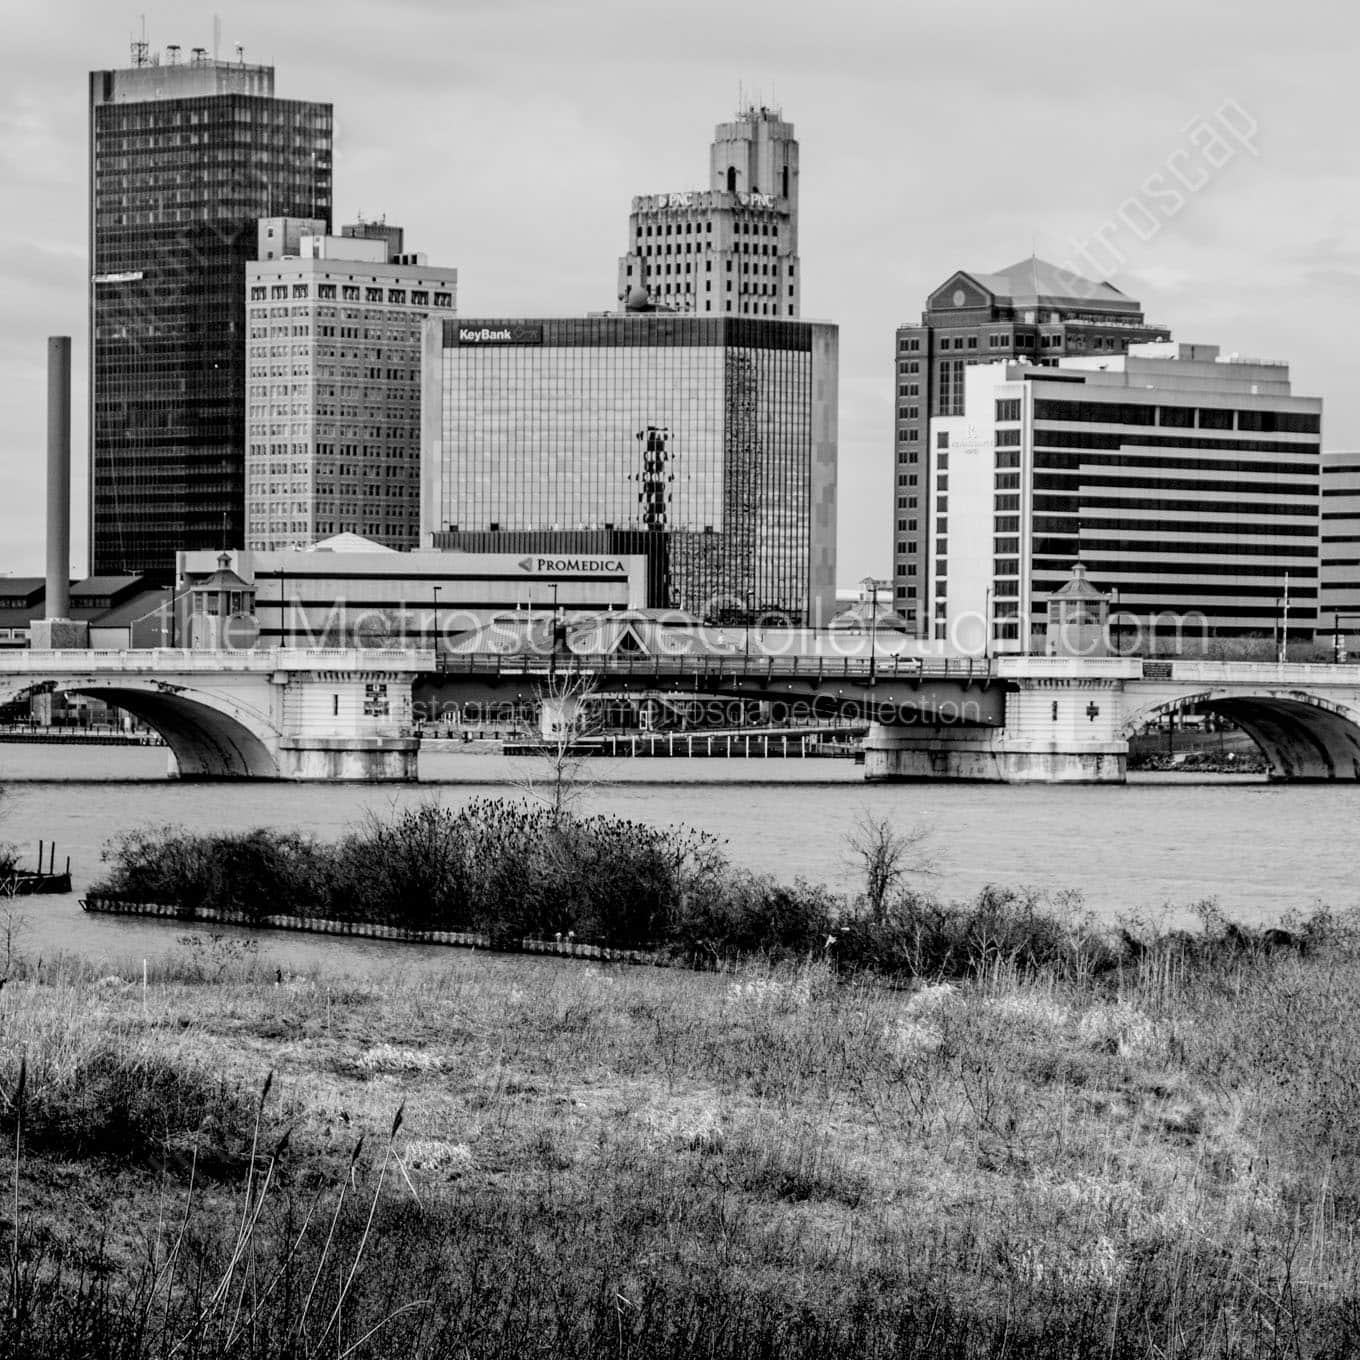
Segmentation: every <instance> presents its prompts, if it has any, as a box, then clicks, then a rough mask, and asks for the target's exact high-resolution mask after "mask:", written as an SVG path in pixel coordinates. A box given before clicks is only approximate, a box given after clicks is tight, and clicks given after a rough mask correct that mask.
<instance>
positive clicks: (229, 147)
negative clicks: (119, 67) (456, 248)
mask: <svg viewBox="0 0 1360 1360" xmlns="http://www.w3.org/2000/svg"><path fill="white" fill-rule="evenodd" d="M149 69H150V68H146V69H134V70H132V71H96V72H94V73H93V74H92V76H91V79H90V179H91V183H90V265H91V268H90V274H91V283H90V368H91V372H90V521H91V522H90V553H91V561H92V570H93V571H95V572H97V573H110V572H121V571H135V572H145V573H148V574H150V575H152V576H155V577H157V578H159V579H168V578H169V577H170V576H171V575H172V574H173V570H174V560H175V552H176V551H177V550H181V549H193V548H207V547H224V546H239V545H240V544H241V543H242V541H243V538H244V529H245V512H244V498H245V407H246V368H245V335H246V327H245V320H246V318H245V298H244V291H243V287H242V284H243V280H244V276H245V264H246V261H247V260H249V259H251V258H253V256H254V253H255V222H256V220H257V219H258V218H261V217H266V216H271V215H279V214H287V215H295V216H305V217H312V218H317V219H321V220H323V221H325V222H327V223H329V221H330V215H331V108H330V105H328V104H316V103H307V102H302V101H297V100H282V99H274V98H272V97H269V96H268V95H261V94H240V93H226V94H195V95H194V96H193V97H186V98H176V97H173V96H174V93H175V91H176V88H177V84H178V83H180V82H179V77H178V76H177V75H176V72H177V71H182V72H184V73H185V75H184V77H183V82H184V83H185V84H186V86H187V87H188V88H193V89H195V90H198V89H201V88H203V86H204V83H205V79H206V80H208V81H210V80H211V76H212V71H213V70H215V69H217V68H216V67H214V68H212V69H210V70H209V71H208V72H207V73H206V75H205V72H204V70H203V68H202V67H183V68H168V69H166V68H160V70H159V72H158V74H157V76H156V82H157V83H155V84H152V83H150V80H149V78H148V77H147V70H149ZM222 69H223V70H224V73H225V74H224V81H225V75H226V74H230V72H231V70H232V68H230V67H229V66H228V65H227V64H226V63H223V64H222ZM244 69H245V70H246V71H247V72H257V71H259V70H260V69H261V68H244ZM264 69H265V70H267V68H264ZM124 78H127V79H128V80H129V81H130V82H131V83H132V86H133V90H132V97H129V92H128V90H127V89H125V88H123V86H122V85H121V84H120V82H122V81H123V80H124ZM191 79H192V84H190V83H189V82H190V81H191ZM227 83H230V82H227ZM269 83H271V84H272V77H271V80H270V82H269Z"/></svg>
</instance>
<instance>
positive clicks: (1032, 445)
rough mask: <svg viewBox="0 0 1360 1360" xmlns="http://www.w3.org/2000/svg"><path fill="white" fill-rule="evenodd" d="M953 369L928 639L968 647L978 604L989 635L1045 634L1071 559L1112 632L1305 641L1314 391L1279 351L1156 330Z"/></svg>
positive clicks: (1310, 604) (999, 644) (1169, 641)
mask: <svg viewBox="0 0 1360 1360" xmlns="http://www.w3.org/2000/svg"><path fill="white" fill-rule="evenodd" d="M964 383H965V402H964V410H963V413H962V414H961V415H957V416H952V417H943V416H942V417H937V418H936V419H934V420H932V421H931V423H930V435H931V438H930V461H929V477H930V482H931V487H932V491H933V493H934V496H935V507H934V510H935V512H934V521H935V522H934V524H933V525H932V526H931V527H932V529H933V531H934V532H933V534H932V536H931V539H932V541H931V554H930V570H929V583H930V595H929V597H930V600H931V606H932V618H933V624H934V633H935V636H936V637H937V638H944V637H950V636H952V635H953V634H954V633H958V634H959V636H958V638H957V640H958V641H959V642H960V643H961V645H964V646H969V647H973V648H976V647H978V646H979V644H980V643H981V642H982V641H983V636H984V632H983V627H982V622H981V621H982V620H983V619H984V618H987V619H988V620H989V621H990V628H989V629H988V630H987V643H988V645H989V647H990V648H992V649H994V650H996V651H1010V652H1014V651H1025V650H1028V651H1042V650H1043V648H1044V631H1045V621H1046V616H1047V604H1048V599H1049V596H1050V595H1051V594H1052V593H1053V592H1054V591H1055V590H1056V589H1057V588H1058V587H1059V586H1060V585H1062V584H1063V582H1064V581H1066V580H1067V579H1068V577H1069V575H1070V572H1071V569H1072V566H1073V564H1074V563H1076V562H1078V561H1080V562H1081V563H1082V564H1083V565H1084V566H1085V568H1086V571H1087V574H1088V576H1089V578H1090V579H1091V581H1092V583H1093V584H1094V585H1095V586H1097V587H1098V588H1099V589H1100V590H1102V591H1104V592H1108V593H1111V594H1112V596H1113V598H1112V601H1111V613H1112V616H1113V619H1114V622H1115V624H1116V626H1117V627H1118V628H1119V634H1120V638H1121V643H1122V645H1123V648H1124V650H1132V649H1133V648H1134V647H1136V648H1137V649H1138V650H1140V651H1142V652H1143V653H1144V654H1148V653H1149V652H1160V651H1180V652H1185V653H1190V654H1208V655H1213V654H1214V653H1215V651H1216V650H1222V646H1221V644H1224V643H1227V642H1228V640H1231V639H1242V638H1264V639H1272V638H1274V637H1276V629H1277V628H1279V627H1281V626H1284V625H1286V623H1287V629H1288V634H1289V636H1290V637H1291V638H1294V639H1299V640H1303V639H1306V640H1309V641H1311V640H1312V638H1313V636H1314V630H1315V628H1316V626H1317V621H1318V576H1319V546H1320V545H1319V498H1320V480H1321V476H1320V467H1321V425H1322V402H1321V400H1320V399H1319V398H1316V397H1298V396H1294V395H1293V393H1292V391H1291V388H1290V381H1289V369H1288V366H1287V365H1285V364H1281V363H1267V362H1263V361H1261V360H1256V359H1239V358H1237V357H1236V356H1226V357H1225V356H1221V355H1220V354H1219V351H1218V347H1217V346H1214V345H1187V344H1176V343H1173V342H1166V343H1151V344H1143V345H1133V346H1130V348H1129V352H1128V353H1127V354H1122V355H1111V356H1108V357H1099V356H1090V357H1085V358H1064V359H1062V360H1060V361H1059V363H1058V365H1057V366H1056V367H1053V368H1046V367H1037V366H1032V365H1028V364H1025V363H1016V362H1003V363H997V364H987V365H979V366H977V367H973V368H969V369H967V370H965V374H964ZM964 633H967V634H968V636H963V634H964ZM1216 644H1220V646H1219V647H1218V648H1216ZM1229 650H1230V649H1229Z"/></svg>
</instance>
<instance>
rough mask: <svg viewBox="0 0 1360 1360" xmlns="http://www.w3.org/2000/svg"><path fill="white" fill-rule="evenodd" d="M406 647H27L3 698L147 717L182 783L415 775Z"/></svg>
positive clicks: (15, 657)
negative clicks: (74, 700)
mask: <svg viewBox="0 0 1360 1360" xmlns="http://www.w3.org/2000/svg"><path fill="white" fill-rule="evenodd" d="M432 665H433V655H432V654H431V653H428V652H426V653H416V652H411V651H406V650H394V651H353V650H339V649H336V650H331V649H314V650H305V651H304V650H283V649H277V650H275V649H269V650H259V651H239V652H231V651H190V650H179V649H174V648H161V649H156V650H147V651H126V652H113V651H72V652H59V651H58V652H47V651H15V652H9V653H0V703H8V702H12V701H13V700H15V699H19V698H22V697H24V696H25V695H28V694H33V693H35V692H40V691H42V690H61V691H64V692H66V693H71V694H83V695H91V696H94V697H96V698H99V699H103V700H104V701H105V702H107V703H109V704H112V705H114V706H116V707H118V708H121V709H124V710H125V711H127V712H128V713H131V714H133V715H134V716H135V717H137V718H139V719H141V720H142V721H143V722H145V723H146V724H147V725H148V726H150V727H152V728H154V729H155V730H156V731H157V732H159V733H160V734H161V736H162V737H163V738H164V740H165V742H166V745H167V746H168V747H169V748H170V756H171V762H172V769H171V773H172V774H175V775H178V777H180V778H182V779H364V780H367V779H414V778H415V777H416V759H417V751H418V747H419V741H418V739H417V737H416V735H415V733H414V731H413V728H412V720H411V682H412V679H413V678H414V675H415V674H416V673H417V672H418V671H420V670H428V669H430V667H431V666H432Z"/></svg>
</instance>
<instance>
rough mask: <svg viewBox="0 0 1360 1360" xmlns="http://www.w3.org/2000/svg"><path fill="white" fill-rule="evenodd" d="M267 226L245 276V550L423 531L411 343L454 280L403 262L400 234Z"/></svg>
mask: <svg viewBox="0 0 1360 1360" xmlns="http://www.w3.org/2000/svg"><path fill="white" fill-rule="evenodd" d="M307 225H308V224H301V226H300V225H299V224H297V223H293V222H289V221H287V220H285V219H278V218H274V219H266V220H264V221H262V222H261V223H260V224H259V232H258V237H259V241H258V254H259V256H260V258H259V259H258V260H256V261H254V262H252V263H251V264H250V265H248V266H247V268H246V270H245V292H246V308H247V318H246V320H247V325H248V330H247V335H246V367H247V373H248V384H249V386H248V391H247V394H246V412H245V415H246V532H245V542H246V546H247V547H249V548H251V549H255V550H261V549H272V548H304V547H307V546H308V545H310V544H312V543H315V542H316V541H317V540H318V539H322V538H327V537H330V536H331V535H333V534H338V533H355V534H360V535H362V536H364V537H365V538H369V539H372V540H373V541H375V542H377V543H381V544H383V545H384V546H386V547H389V548H397V549H403V548H405V549H410V548H414V547H416V546H417V544H418V542H419V533H420V346H421V328H422V326H423V324H424V322H425V318H426V317H427V316H430V315H437V314H439V313H444V314H448V315H451V314H452V313H453V311H454V309H455V306H456V301H457V283H458V275H457V271H456V270H453V269H439V268H436V267H432V266H431V265H429V264H428V263H427V262H426V260H425V257H424V256H423V255H412V254H406V253H404V242H403V239H402V232H401V229H400V228H399V227H393V226H389V225H387V224H386V223H385V222H380V223H359V224H357V225H354V226H346V227H344V228H343V229H342V234H341V235H340V236H338V237H337V236H327V235H325V234H318V235H312V234H308V232H307V231H306V230H304V229H302V228H305V227H306V226H307Z"/></svg>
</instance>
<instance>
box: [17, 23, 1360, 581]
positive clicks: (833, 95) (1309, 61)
mask: <svg viewBox="0 0 1360 1360" xmlns="http://www.w3.org/2000/svg"><path fill="white" fill-rule="evenodd" d="M4 8H5V11H6V20H5V41H4V44H3V47H2V48H0V51H2V52H3V55H0V70H2V71H3V77H4V78H3V80H0V185H3V198H4V203H5V205H6V212H5V213H4V216H3V219H2V220H0V274H2V275H3V277H2V278H0V291H2V293H3V297H4V309H3V313H0V316H2V317H3V324H2V325H0V347H3V349H2V359H3V362H2V363H0V440H3V443H0V460H3V461H2V463H0V466H2V467H3V478H2V480H0V489H3V492H4V494H3V496H0V542H2V543H3V552H0V572H5V571H8V572H20V573H22V572H32V573H39V572H41V570H42V564H43V547H42V542H43V523H42V520H43V459H44V446H45V445H44V421H45V404H44V401H45V399H44V382H45V362H46V360H45V349H46V347H45V337H46V336H48V335H50V334H67V333H69V334H71V335H72V336H73V337H74V340H75V367H76V391H75V393H74V405H75V417H74V428H73V441H74V445H75V450H76V470H75V475H74V478H73V495H74V497H75V510H74V516H73V518H74V521H75V524H74V533H73V541H72V550H73V570H75V571H76V572H77V573H78V574H79V573H82V572H83V571H84V566H85V552H86V544H85V530H84V526H85V508H84V497H85V482H86V479H85V418H84V402H85V386H84V372H85V365H86V339H87V337H86V334H85V328H86V311H85V307H86V274H87V262H86V212H87V203H86V184H87V181H86V173H87V155H88V151H87V145H86V126H85V117H86V73H87V71H89V70H92V69H97V68H104V67H114V66H124V65H127V64H128V43H129V39H130V37H131V36H132V34H133V30H134V28H135V27H137V26H138V23H139V15H140V14H141V13H142V12H143V11H144V12H145V15H146V23H147V30H148V37H149V39H150V41H151V44H152V46H153V48H155V49H163V48H164V46H165V45H166V44H167V43H179V44H180V45H181V46H182V48H183V49H184V51H185V52H186V53H187V52H188V50H189V49H190V48H191V47H194V46H202V47H208V48H211V45H212V33H213V10H212V8H211V7H209V6H203V5H198V4H186V3H177V4H174V5H170V4H164V3H148V0H138V5H137V6H136V7H134V8H129V9H127V10H126V11H124V10H123V9H121V8H120V7H119V6H117V5H112V4H109V3H108V2H107V0H101V3H97V4H96V3H94V2H93V0H79V2H76V3H71V2H67V0H49V3H47V4H43V5H39V4H24V5H22V6H20V5H19V4H18V3H16V0H6V3H5V6H4ZM218 12H219V13H220V15H221V33H222V49H221V50H222V54H223V55H224V56H226V55H230V54H231V52H232V51H233V48H234V45H235V44H236V43H238V42H239V43H242V44H243V45H244V48H245V57H246V60H247V61H248V62H269V63H273V64H274V65H275V66H276V67H277V85H276V92H277V93H278V94H279V95H280V96H284V97H291V98H303V99H318V100H328V101H330V102H331V103H333V104H334V106H335V122H336V148H335V149H336V158H335V211H336V220H337V222H339V221H348V220H352V218H353V217H354V215H355V214H356V213H358V212H362V213H363V214H364V215H365V216H367V217H375V216H378V215H379V214H383V213H385V214H386V215H387V218H388V220H389V221H390V222H397V223H401V224H402V225H404V226H405V227H406V228H407V243H408V244H407V248H408V249H415V250H422V251H425V252H426V253H427V255H428V256H429V258H430V260H431V262H434V263H439V264H443V265H452V266H455V267H456V268H457V269H458V273H459V280H458V291H459V310H460V311H461V312H462V313H463V314H465V315H468V316H474V315H479V314H481V315H486V314H496V315H507V314H508V315H516V314H526V315H528V314H548V315H573V314H580V313H583V312H586V311H592V310H602V309H606V308H609V307H612V306H613V305H614V293H615V280H616V268H617V259H618V256H619V254H620V253H621V252H622V251H623V249H624V248H625V245H626V238H627V219H628V209H629V202H630V199H631V197H632V196H633V195H634V194H637V193H663V192H669V191H672V190H681V189H693V188H701V187H704V186H705V184H706V180H707V156H708V144H709V141H710V140H711V138H712V135H713V127H714V124H715V123H717V122H719V121H723V120H727V119H730V118H731V117H732V116H733V114H734V113H735V111H736V108H737V103H738V97H739V90H744V91H745V92H746V95H747V97H748V99H750V98H753V97H758V98H759V100H760V101H762V102H764V103H767V104H771V105H775V106H778V107H781V108H782V109H783V112H784V116H785V117H786V118H787V119H788V120H790V121H791V122H792V123H793V124H794V127H795V130H796V132H797V135H798V139H799V142H800V144H801V177H800V182H801V241H800V253H801V258H802V275H803V312H804V315H805V316H808V317H815V318H819V319H827V320H831V321H836V322H838V323H839V324H840V327H841V388H840V507H841V508H840V568H839V577H840V580H841V581H842V583H852V582H854V581H855V580H857V579H858V578H859V577H861V576H863V575H865V574H868V573H873V574H875V575H887V574H888V573H889V571H890V544H891V524H890V508H891V485H892V454H893V444H892V413H893V405H894V403H893V352H892V351H893V331H894V328H895V327H896V326H897V325H899V324H900V323H902V322H904V321H908V320H915V319H917V318H918V316H919V313H920V310H921V306H922V303H923V300H924V297H925V295H926V293H927V292H929V291H930V290H931V289H932V288H934V287H935V286H936V285H937V284H939V283H940V282H942V281H943V280H944V279H945V278H947V277H948V276H949V275H950V274H951V273H952V272H953V271H954V270H955V269H959V268H971V269H976V270H981V271H987V270H994V269H999V268H1002V267H1004V266H1006V265H1008V264H1010V263H1012V262H1014V261H1015V260H1017V259H1020V258H1023V257H1025V256H1028V255H1029V254H1030V253H1031V250H1034V251H1037V253H1038V254H1039V255H1040V256H1041V257H1042V258H1046V259H1049V260H1052V261H1053V262H1055V263H1058V264H1066V265H1069V266H1071V267H1075V268H1077V269H1080V270H1082V272H1085V273H1091V274H1095V275H1097V276H1099V277H1107V278H1109V279H1110V280H1111V281H1112V282H1114V283H1116V284H1117V285H1118V286H1119V287H1120V288H1122V289H1124V290H1125V292H1127V293H1130V294H1131V295H1133V296H1134V297H1137V298H1139V299H1141V300H1142V302H1143V304H1144V307H1145V310H1146V312H1147V315H1148V318H1149V320H1151V321H1154V322H1161V323H1165V324H1167V325H1170V326H1171V327H1172V328H1173V332H1174V334H1175V335H1176V336H1177V338H1179V339H1183V340H1196V341H1202V342H1207V343H1216V344H1219V345H1221V346H1222V348H1223V350H1224V351H1225V352H1233V351H1236V352H1239V353H1241V354H1244V355H1257V356H1261V357H1265V358H1275V359H1287V360H1289V361H1290V362H1291V364H1292V367H1293V378H1294V384H1295V391H1296V392H1299V393H1301V394H1305V395H1319V396H1322V397H1324V398H1325V399H1326V402H1327V406H1326V415H1325V425H1324V430H1325V433H1324V447H1326V448H1330V449H1346V448H1352V449H1354V448H1357V447H1360V392H1357V385H1356V383H1355V381H1354V378H1353V376H1352V375H1353V373H1354V370H1355V368H1356V363H1357V357H1356V342H1355V328H1354V326H1352V325H1350V324H1348V323H1349V322H1350V321H1351V317H1352V313H1353V311H1354V309H1355V306H1356V303H1357V301H1360V194H1358V193H1357V165H1356V159H1357V152H1356V141H1355V127H1356V115H1355V108H1354V89H1355V58H1356V53H1357V47H1358V46H1360V42H1358V41H1357V40H1358V39H1360V17H1357V16H1356V15H1355V14H1354V13H1353V12H1351V11H1350V10H1349V7H1348V6H1344V5H1341V4H1334V3H1326V4H1324V3H1319V2H1318V0H1296V2H1295V3H1292V4H1289V5H1281V4H1279V3H1278V0H1270V3H1262V2H1261V0H1238V2H1237V3H1220V2H1218V0H1213V2H1211V3H1195V2H1194V0H1179V2H1178V3H1168V2H1167V0H1142V3H1139V4H1136V5H1112V4H1098V3H1093V0H1031V2H1030V3H1028V4H1026V5H1016V4H1014V3H1012V2H1011V0H1007V2H1006V3H993V0H976V2H969V0H952V3H944V2H943V0H942V2H941V3H932V4H923V3H919V2H918V0H872V2H870V3H865V2H863V0H842V3H838V4H827V3H825V0H815V2H810V0H780V2H779V3H771V2H767V0H759V2H757V3H752V2H749V0H748V3H741V0H727V2H726V3H723V2H721V0H690V2H689V3H687V4H684V5H676V6H669V5H668V6H664V7H662V6H657V5H652V4H648V3H646V0H631V2H627V0H578V2H577V3H570V4H568V3H561V0H384V3H382V4H378V3H373V0H367V2H366V3H358V0H331V2H330V3H327V4H324V5H322V4H315V3H311V0H294V3H290V4H287V5H281V4H278V3H276V2H275V3H269V4H265V3H256V2H255V0H247V2H246V3H236V4H227V3H225V2H224V3H223V4H222V5H221V7H220V9H219V11H218Z"/></svg>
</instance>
